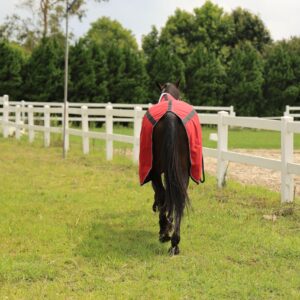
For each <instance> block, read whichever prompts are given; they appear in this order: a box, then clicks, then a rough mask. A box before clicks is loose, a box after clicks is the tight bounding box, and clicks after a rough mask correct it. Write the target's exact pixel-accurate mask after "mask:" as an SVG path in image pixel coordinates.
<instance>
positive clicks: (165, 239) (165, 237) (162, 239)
mask: <svg viewBox="0 0 300 300" xmlns="http://www.w3.org/2000/svg"><path fill="white" fill-rule="evenodd" d="M170 240H171V237H170V236H169V235H168V234H162V235H160V236H159V241H160V242H161V243H166V242H168V241H170Z"/></svg>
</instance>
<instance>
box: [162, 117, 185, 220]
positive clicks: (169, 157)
mask: <svg viewBox="0 0 300 300" xmlns="http://www.w3.org/2000/svg"><path fill="white" fill-rule="evenodd" d="M165 123H166V124H165V134H164V147H163V151H164V155H163V157H164V162H165V168H164V169H165V189H166V195H165V196H166V197H165V205H166V211H167V213H168V216H170V217H171V216H173V215H174V213H175V214H176V216H177V217H180V218H181V217H182V215H183V211H184V208H185V206H186V204H187V203H188V201H189V199H188V194H187V182H186V180H188V177H187V178H186V176H185V175H184V174H185V173H184V172H186V170H182V163H181V159H182V157H180V153H179V149H180V148H181V149H182V147H181V146H180V143H184V142H186V141H182V140H180V139H179V131H180V130H183V131H184V133H185V128H184V127H183V124H182V123H181V121H180V120H179V118H178V117H177V116H176V115H175V114H173V113H171V112H167V114H166V115H165ZM181 155H182V154H181Z"/></svg>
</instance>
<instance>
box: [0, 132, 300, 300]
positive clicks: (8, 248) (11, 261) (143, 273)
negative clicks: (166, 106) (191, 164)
mask: <svg viewBox="0 0 300 300" xmlns="http://www.w3.org/2000/svg"><path fill="white" fill-rule="evenodd" d="M58 144H59V143H58V140H57V145H58ZM71 149H72V151H70V153H69V154H68V158H67V159H66V160H65V161H63V160H62V158H61V156H62V155H61V149H60V148H58V147H55V146H52V147H51V148H49V149H45V148H43V147H42V141H40V140H37V141H36V142H35V143H34V144H33V145H29V144H28V142H27V141H26V140H22V141H19V142H18V141H15V140H14V139H5V140H4V139H3V138H1V137H0V153H1V155H0V207H1V216H0V241H1V247H0V299H42V298H47V299H299V298H300V277H299V274H300V250H299V249H300V234H299V231H300V218H299V217H300V213H299V200H297V201H296V204H295V205H294V206H292V207H291V209H290V210H285V211H288V212H289V213H287V214H286V215H285V216H280V217H279V218H278V219H277V220H276V221H275V222H272V221H267V220H265V219H263V215H264V214H272V213H273V212H275V211H278V210H279V209H280V208H281V206H280V204H279V198H280V197H279V195H278V194H277V193H273V192H270V191H268V190H265V189H262V188H255V187H245V186H242V185H240V184H237V183H234V182H231V181H229V182H228V185H227V187H226V188H225V189H223V190H218V189H216V184H215V178H212V177H208V180H207V182H206V183H205V184H203V185H200V186H197V185H195V184H191V185H190V189H189V193H190V197H191V199H192V209H190V211H189V213H188V214H186V216H185V218H184V220H183V224H182V235H181V237H182V241H181V243H180V245H181V254H180V255H179V256H178V257H173V258H170V257H168V255H167V249H168V247H169V245H166V244H160V243H159V242H158V235H157V232H158V225H157V223H158V217H157V215H155V214H154V213H153V212H152V211H151V206H152V199H153V192H152V189H151V186H150V185H149V184H148V185H146V186H144V187H139V184H138V177H137V167H136V166H134V165H132V163H131V160H130V157H128V158H126V157H124V156H122V155H115V159H114V160H113V161H112V162H107V161H105V159H104V147H102V148H101V147H100V146H99V145H98V146H95V147H94V148H92V153H91V154H90V155H89V156H83V155H82V154H81V149H80V145H79V144H78V143H71ZM288 208H290V207H288Z"/></svg>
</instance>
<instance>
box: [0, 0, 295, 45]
mask: <svg viewBox="0 0 300 300" xmlns="http://www.w3.org/2000/svg"><path fill="white" fill-rule="evenodd" d="M36 1H37V0H36ZM19 2H20V0H0V24H1V23H2V22H3V21H4V19H5V16H6V15H11V14H12V13H14V12H18V13H21V12H22V11H21V10H16V8H15V6H16V4H18V3H19ZM204 2H205V0H109V2H102V3H100V4H99V3H96V2H95V1H93V0H87V3H88V5H87V16H86V17H85V18H84V19H83V21H82V22H80V21H79V20H78V19H77V18H76V17H73V18H72V19H71V20H70V28H71V30H72V31H73V33H74V34H75V36H76V37H80V36H82V35H84V34H85V33H86V32H87V31H88V29H89V27H90V24H91V23H92V22H94V21H96V20H97V19H98V18H100V17H102V16H108V17H110V18H112V19H115V20H117V21H119V22H120V23H121V24H122V25H123V26H124V27H125V28H127V29H130V30H131V31H132V33H133V34H134V35H135V37H136V38H137V41H138V43H139V44H141V38H142V35H145V34H148V33H149V32H150V30H151V26H152V25H155V26H156V27H157V28H158V29H159V28H161V27H163V26H164V24H165V23H166V21H167V19H168V17H169V16H170V15H172V14H173V13H174V11H175V9H176V8H180V9H184V10H186V11H189V12H192V11H193V9H194V8H195V7H200V6H202V5H203V3H204ZM212 2H213V3H215V4H218V5H219V6H221V7H222V8H223V9H224V10H225V11H226V12H230V11H231V10H233V9H234V8H236V7H239V6H240V7H242V8H245V9H248V10H249V11H251V12H252V13H254V14H257V15H259V16H260V18H261V19H262V20H263V22H264V23H265V25H266V27H267V28H268V29H269V31H270V33H271V36H272V38H273V39H274V40H279V39H283V38H289V37H291V36H300V18H299V13H300V0H284V1H283V0H212Z"/></svg>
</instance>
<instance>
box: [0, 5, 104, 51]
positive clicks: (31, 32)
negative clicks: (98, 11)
mask: <svg viewBox="0 0 300 300" xmlns="http://www.w3.org/2000/svg"><path fill="white" fill-rule="evenodd" d="M94 1H96V2H101V1H108V0H94ZM69 3H70V4H73V5H72V7H71V9H70V11H69V14H70V15H71V16H72V15H75V16H77V17H78V18H79V19H80V20H81V19H82V18H83V16H84V15H85V11H86V0H77V1H75V2H74V1H71V0H69ZM17 8H19V9H22V10H25V11H27V14H29V17H25V18H21V17H20V16H19V15H17V14H13V15H12V16H7V19H6V22H5V23H4V24H2V26H1V28H0V35H1V36H4V37H5V38H7V39H9V40H14V41H17V42H19V43H21V44H22V45H25V46H26V47H29V46H31V48H30V49H29V50H32V49H33V47H34V46H36V45H37V43H38V42H39V41H40V40H41V39H42V38H45V37H47V36H49V35H53V34H57V33H62V28H61V24H62V19H63V18H64V17H65V12H66V0H21V1H20V2H19V4H18V6H17Z"/></svg>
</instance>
